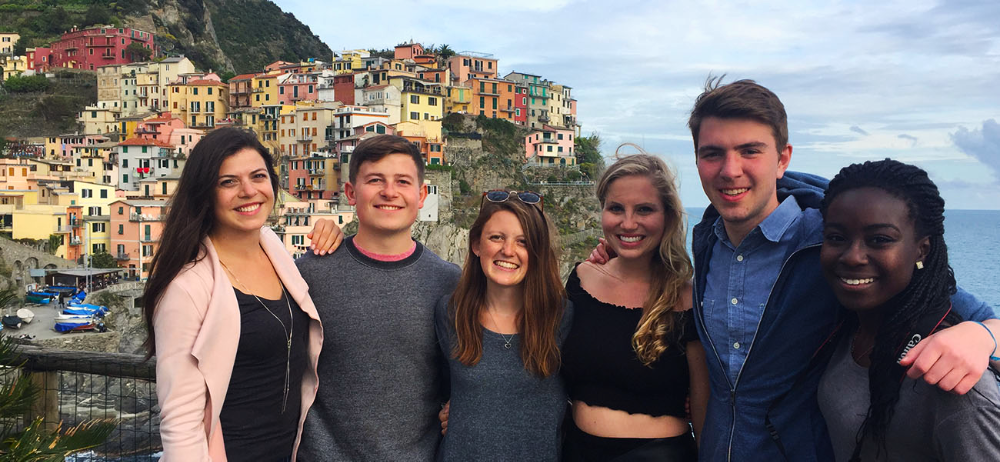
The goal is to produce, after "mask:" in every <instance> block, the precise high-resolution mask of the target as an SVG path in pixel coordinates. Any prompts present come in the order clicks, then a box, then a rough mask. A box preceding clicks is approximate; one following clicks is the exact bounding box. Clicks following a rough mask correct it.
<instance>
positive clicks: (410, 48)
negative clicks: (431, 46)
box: [393, 42, 424, 59]
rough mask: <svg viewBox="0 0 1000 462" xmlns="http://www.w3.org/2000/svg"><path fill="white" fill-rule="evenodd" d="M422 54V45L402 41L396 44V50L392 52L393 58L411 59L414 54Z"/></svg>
mask: <svg viewBox="0 0 1000 462" xmlns="http://www.w3.org/2000/svg"><path fill="white" fill-rule="evenodd" d="M422 54H424V47H423V46H422V45H420V44H419V43H413V42H410V43H403V44H400V45H396V50H395V52H394V53H393V58H395V59H413V57H414V56H419V55H422Z"/></svg>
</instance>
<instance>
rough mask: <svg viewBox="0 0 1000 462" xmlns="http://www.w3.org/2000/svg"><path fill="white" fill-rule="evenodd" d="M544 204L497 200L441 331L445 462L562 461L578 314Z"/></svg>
mask: <svg viewBox="0 0 1000 462" xmlns="http://www.w3.org/2000/svg"><path fill="white" fill-rule="evenodd" d="M550 236H551V234H550V229H549V224H548V220H547V219H546V218H545V216H544V214H543V213H542V202H541V196H539V195H538V194H535V193H530V192H521V193H517V192H513V191H490V192H488V193H486V194H485V195H484V196H483V203H482V207H481V209H480V211H479V217H478V218H477V219H476V221H475V223H474V224H473V225H472V228H471V229H470V231H469V256H468V258H467V259H466V261H465V266H464V268H463V270H462V276H461V279H459V282H458V286H457V287H456V289H455V292H454V294H453V295H452V296H450V297H445V298H443V299H442V300H441V302H440V303H438V306H437V309H436V311H435V328H436V330H437V335H438V341H439V342H440V345H441V350H442V352H443V353H444V355H445V356H446V357H447V358H448V367H447V370H448V372H449V376H450V377H449V383H450V399H451V403H450V412H449V422H448V424H447V429H448V432H447V435H446V436H445V438H444V440H443V442H442V444H441V448H440V450H439V452H438V458H439V459H440V460H445V461H449V460H558V459H559V434H560V424H561V423H562V420H563V415H564V413H565V410H566V394H565V391H564V390H563V385H562V380H561V379H560V377H559V365H560V351H559V349H560V345H561V344H562V340H563V339H564V338H565V336H566V332H567V329H568V327H569V323H570V321H571V308H570V307H569V305H568V303H567V302H566V299H565V291H564V290H563V287H562V283H561V281H560V278H559V267H558V261H557V259H556V256H555V252H554V249H553V244H552V242H551V237H550Z"/></svg>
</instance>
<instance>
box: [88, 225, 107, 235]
mask: <svg viewBox="0 0 1000 462" xmlns="http://www.w3.org/2000/svg"><path fill="white" fill-rule="evenodd" d="M105 225H106V223H93V224H92V225H91V227H90V230H91V232H95V233H103V232H104V231H105V228H104V226H105Z"/></svg>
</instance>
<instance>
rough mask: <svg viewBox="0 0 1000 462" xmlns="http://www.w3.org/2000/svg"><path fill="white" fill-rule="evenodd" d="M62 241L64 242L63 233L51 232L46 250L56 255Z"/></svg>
mask: <svg viewBox="0 0 1000 462" xmlns="http://www.w3.org/2000/svg"><path fill="white" fill-rule="evenodd" d="M62 243H63V237H62V236H61V235H59V234H50V235H49V242H48V245H47V246H46V249H45V251H46V252H48V253H50V254H52V255H55V254H56V250H59V246H61V245H62Z"/></svg>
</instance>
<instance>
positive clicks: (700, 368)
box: [687, 341, 709, 444]
mask: <svg viewBox="0 0 1000 462" xmlns="http://www.w3.org/2000/svg"><path fill="white" fill-rule="evenodd" d="M687 360H688V371H689V373H688V374H689V376H690V381H691V385H690V387H691V388H690V394H691V424H692V425H693V426H694V437H695V440H696V441H697V442H698V444H701V429H702V427H703V426H704V424H705V414H706V412H707V410H708V396H709V385H708V363H707V362H706V359H705V348H704V347H703V346H702V345H701V342H698V341H693V342H688V344H687Z"/></svg>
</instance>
